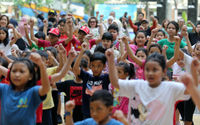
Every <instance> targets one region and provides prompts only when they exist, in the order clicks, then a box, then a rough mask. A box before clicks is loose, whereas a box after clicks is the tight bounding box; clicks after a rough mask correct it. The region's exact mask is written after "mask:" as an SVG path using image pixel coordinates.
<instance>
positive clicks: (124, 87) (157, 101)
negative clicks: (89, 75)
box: [119, 80, 189, 125]
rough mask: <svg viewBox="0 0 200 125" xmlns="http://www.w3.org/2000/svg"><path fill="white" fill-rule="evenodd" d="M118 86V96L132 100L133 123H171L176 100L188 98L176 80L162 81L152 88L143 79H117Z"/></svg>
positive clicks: (159, 124) (144, 124) (152, 124)
mask: <svg viewBox="0 0 200 125" xmlns="http://www.w3.org/2000/svg"><path fill="white" fill-rule="evenodd" d="M119 87H120V89H119V93H120V96H125V97H128V98H130V99H133V100H134V102H133V103H131V102H130V105H133V106H132V107H133V108H132V109H131V119H132V121H131V123H132V124H133V125H173V116H174V105H175V103H176V101H178V100H186V99H189V96H186V95H184V92H185V86H184V85H183V84H182V83H178V82H171V81H170V82H169V81H163V82H161V84H160V85H159V86H158V87H156V88H152V87H150V86H149V84H148V81H144V80H119Z"/></svg>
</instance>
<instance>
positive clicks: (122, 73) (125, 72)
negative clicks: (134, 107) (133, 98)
mask: <svg viewBox="0 0 200 125" xmlns="http://www.w3.org/2000/svg"><path fill="white" fill-rule="evenodd" d="M117 72H118V77H119V79H124V80H125V79H126V80H127V79H132V78H134V77H135V68H134V65H133V64H131V63H130V64H127V63H125V62H119V63H118V64H117ZM111 88H112V93H113V96H114V105H113V106H114V108H113V113H114V112H115V111H116V110H122V111H123V114H124V115H125V116H127V115H128V105H129V99H128V98H126V97H120V96H119V89H116V88H114V87H111Z"/></svg>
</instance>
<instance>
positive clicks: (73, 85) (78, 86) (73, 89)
mask: <svg viewBox="0 0 200 125" xmlns="http://www.w3.org/2000/svg"><path fill="white" fill-rule="evenodd" d="M82 60H83V59H82ZM82 60H81V63H80V67H81V68H83V65H84V64H83V62H82ZM74 62H75V61H74ZM74 62H73V63H72V67H73V66H74ZM84 69H85V68H84ZM82 83H83V81H82V80H81V79H80V78H79V77H78V76H75V79H74V80H66V81H63V82H59V83H56V87H57V89H58V91H59V92H65V94H66V98H65V102H66V101H69V100H74V101H75V105H76V106H75V108H74V110H73V120H74V121H75V122H76V121H81V120H83V114H82V89H83V87H82Z"/></svg>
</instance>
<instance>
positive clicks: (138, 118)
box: [130, 94, 166, 125]
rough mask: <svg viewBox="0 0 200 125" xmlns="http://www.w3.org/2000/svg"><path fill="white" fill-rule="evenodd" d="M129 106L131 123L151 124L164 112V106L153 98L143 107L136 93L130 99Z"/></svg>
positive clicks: (137, 124)
mask: <svg viewBox="0 0 200 125" xmlns="http://www.w3.org/2000/svg"><path fill="white" fill-rule="evenodd" d="M130 108H131V109H130V120H131V123H132V125H142V124H145V125H146V124H152V123H154V122H155V121H158V120H160V119H161V118H162V117H163V116H164V114H165V112H166V107H165V106H164V104H162V103H161V102H160V101H159V100H153V101H151V102H150V103H149V104H148V105H147V106H146V107H145V106H144V105H143V104H142V102H141V100H140V98H139V96H138V95H137V94H136V95H135V97H134V98H133V99H131V100H130Z"/></svg>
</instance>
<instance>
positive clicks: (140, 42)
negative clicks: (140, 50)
mask: <svg viewBox="0 0 200 125" xmlns="http://www.w3.org/2000/svg"><path fill="white" fill-rule="evenodd" d="M135 41H136V43H137V46H144V44H145V42H146V37H145V35H144V33H142V32H139V33H138V34H137V36H136V39H135Z"/></svg>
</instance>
